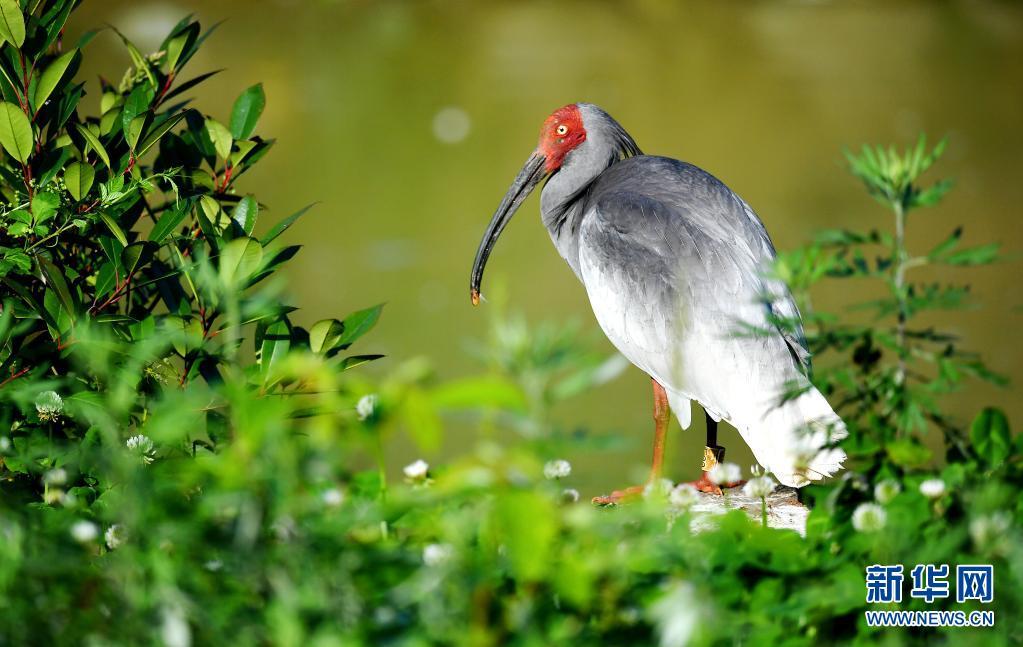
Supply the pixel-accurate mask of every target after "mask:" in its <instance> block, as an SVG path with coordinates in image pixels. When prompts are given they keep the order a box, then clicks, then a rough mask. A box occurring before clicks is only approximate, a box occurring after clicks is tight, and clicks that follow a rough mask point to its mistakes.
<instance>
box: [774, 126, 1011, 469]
mask: <svg viewBox="0 0 1023 647" xmlns="http://www.w3.org/2000/svg"><path fill="white" fill-rule="evenodd" d="M944 148H945V142H944V141H942V142H941V143H939V144H938V145H937V146H936V147H934V148H933V149H929V148H928V146H927V144H926V140H925V139H924V138H923V137H922V136H921V138H920V139H919V141H918V142H917V144H916V145H915V146H913V147H911V148H909V149H907V150H905V151H903V152H898V151H896V150H895V149H894V148H893V147H888V148H884V147H881V146H865V147H863V149H862V151H861V152H860V153H859V154H853V153H850V152H847V153H846V158H847V160H848V163H849V169H850V171H851V172H852V173H853V175H855V176H856V177H857V178H859V179H860V180H861V181H862V182H863V184H864V186H865V187H866V188H867V190H868V192H869V193H870V195H871V196H873V197H874V198H875V199H876V200H877V201H878V202H879V203H881V204H882V205H883V206H884V207H886V208H887V209H888V210H889V211H890V212H891V214H892V227H891V229H888V230H885V229H883V228H874V229H871V230H869V231H865V232H859V231H849V230H841V231H826V232H823V233H822V234H820V235H819V236H818V237H817V240H816V241H815V242H814V244H813V245H811V246H809V247H808V248H805V249H802V250H798V251H796V252H793V253H789V254H783V255H782V256H781V258H780V261H779V264H778V274H779V276H780V277H781V278H783V279H785V280H786V281H787V282H789V284H790V285H792V286H793V291H794V293H795V295H796V298H797V300H799V301H800V304H801V306H802V309H803V311H804V315H805V318H806V321H807V338H808V341H809V344H810V347H811V351H812V352H813V353H814V354H815V355H819V356H821V357H822V358H824V359H823V361H819V362H818V363H817V366H818V371H817V375H816V376H815V377H816V379H817V380H818V381H819V382H820V383H821V385H822V386H823V388H825V389H826V391H825V392H830V393H831V394H832V396H831V397H832V398H833V399H834V400H836V401H837V402H838V403H839V404H840V410H841V413H842V415H843V417H844V418H845V420H846V422H847V423H850V424H852V425H854V426H855V427H856V429H857V431H858V433H856V434H853V438H852V440H851V441H850V443H848V448H850V449H851V450H852V453H853V455H854V457H855V458H857V459H858V460H859V461H860V462H859V465H860V467H861V468H862V469H863V470H864V471H866V472H869V473H871V474H875V473H876V472H878V471H886V472H888V471H891V470H894V471H895V472H897V473H902V472H904V471H906V470H913V469H917V468H922V467H925V466H928V465H930V464H931V463H932V461H933V459H934V456H933V454H932V451H931V449H929V445H928V444H927V442H926V441H924V436H925V435H926V434H927V433H928V432H929V431H935V430H936V431H938V432H939V433H940V434H941V435H942V441H943V442H942V444H943V445H944V446H945V447H946V448H947V456H946V458H948V459H955V460H961V459H964V458H966V457H967V456H971V457H974V458H982V459H984V461H985V462H989V463H991V464H997V463H1000V462H1002V460H1004V458H1005V454H1004V452H999V453H996V454H991V453H990V452H986V451H982V452H981V454H980V455H979V456H978V455H977V451H976V448H977V444H976V443H974V449H973V450H971V449H969V444H970V443H969V442H968V439H967V438H966V435H965V430H964V429H963V427H962V425H961V424H960V423H957V422H956V421H954V420H952V419H951V418H950V417H949V416H948V415H947V414H946V413H945V411H944V410H943V406H942V401H941V398H942V396H943V395H944V394H947V393H949V392H951V391H954V390H956V389H958V388H959V387H960V385H961V383H962V381H963V380H964V379H965V378H967V377H977V378H980V379H983V380H987V381H990V382H994V383H996V384H1005V379H1004V378H1003V377H1001V376H999V375H997V374H995V373H994V372H992V371H990V370H989V369H987V368H986V367H985V365H984V363H983V362H982V361H981V360H980V358H979V357H977V355H976V354H974V353H971V352H968V351H964V350H962V349H961V348H960V342H959V340H958V339H957V338H956V336H955V335H954V334H952V333H949V332H944V331H940V330H935V329H934V328H933V327H931V326H922V325H919V324H917V323H916V322H917V321H918V320H919V317H920V315H921V314H923V313H927V312H933V311H949V310H955V309H959V308H963V307H965V306H967V305H968V302H967V296H968V292H969V288H968V287H967V286H963V285H942V284H940V283H938V282H931V283H921V282H915V281H913V280H912V274H911V272H912V270H914V269H916V268H920V267H923V266H927V265H944V266H951V267H963V266H975V265H986V264H990V263H994V262H997V261H998V260H999V255H998V246H997V245H995V244H986V245H981V246H977V247H970V248H962V247H961V246H960V244H961V239H962V233H963V232H962V229H961V228H957V229H956V230H955V231H953V232H951V233H950V234H949V236H948V237H947V238H946V239H945V240H944V241H943V242H941V243H940V244H938V245H937V246H935V247H934V248H933V249H931V250H930V251H928V252H926V253H924V254H918V253H914V252H912V251H911V250H910V249H909V248H908V245H907V242H906V230H907V227H908V226H909V224H910V223H911V222H913V219H915V218H918V217H919V218H923V217H924V216H923V214H920V215H919V216H918V215H916V211H917V210H919V209H921V208H925V207H930V206H933V205H936V204H938V203H939V202H940V201H941V199H942V197H943V196H944V195H945V193H946V192H947V191H948V190H949V189H950V188H951V182H949V181H947V180H942V181H939V182H937V183H935V184H932V185H931V186H929V187H924V186H923V185H921V177H922V176H923V174H924V173H925V172H926V171H927V170H928V169H929V168H930V167H931V166H932V165H933V164H934V163H935V162H936V161H937V160H938V159H939V158H940V156H941V153H942V152H943V150H944ZM911 216H912V218H911ZM846 279H860V280H865V281H875V282H879V283H881V284H883V286H884V291H885V292H886V295H885V296H884V297H882V298H879V299H876V300H872V301H869V302H865V303H861V304H856V305H854V306H852V307H853V309H854V310H856V311H859V312H865V313H867V314H869V315H871V320H869V321H868V322H867V323H865V324H859V325H857V324H849V323H844V322H840V321H837V320H836V318H835V317H834V316H830V315H825V314H821V313H817V312H815V311H814V310H813V308H812V304H811V302H810V289H811V287H813V286H814V285H816V284H817V283H818V282H820V281H822V280H829V281H834V280H846ZM836 354H840V355H842V356H843V360H842V361H835V359H834V356H835V355H836ZM829 356H830V357H831V359H830V361H829V360H828V358H829ZM996 427H997V426H996ZM982 428H983V429H984V430H981V429H982ZM998 428H999V429H1000V427H998ZM977 429H978V431H977V432H976V433H979V434H980V435H981V436H984V435H985V434H987V433H989V432H988V431H987V429H986V428H984V426H983V425H981V427H977ZM990 433H995V434H999V440H998V441H996V443H995V444H997V445H998V446H1000V447H1005V446H1006V441H1007V439H1006V438H1005V437H1004V434H1003V432H1001V431H998V430H997V429H996V430H994V431H991V432H990ZM930 446H933V443H932V444H931V445H930ZM980 446H982V447H984V448H987V447H988V446H989V443H987V442H982V443H981V445H980ZM854 464H856V463H854Z"/></svg>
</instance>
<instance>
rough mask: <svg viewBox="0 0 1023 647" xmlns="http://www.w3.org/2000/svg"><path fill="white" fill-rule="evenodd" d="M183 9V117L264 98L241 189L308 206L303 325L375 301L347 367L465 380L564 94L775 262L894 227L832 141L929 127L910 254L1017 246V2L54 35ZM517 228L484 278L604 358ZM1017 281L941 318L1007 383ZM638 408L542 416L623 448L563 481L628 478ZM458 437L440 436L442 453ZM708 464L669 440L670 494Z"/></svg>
mask: <svg viewBox="0 0 1023 647" xmlns="http://www.w3.org/2000/svg"><path fill="white" fill-rule="evenodd" d="M189 12H195V13H196V14H197V15H198V16H199V17H200V18H201V19H202V20H203V21H204V22H205V23H206V24H212V23H214V22H216V21H217V20H221V19H224V18H227V19H228V20H227V22H226V23H225V24H224V25H222V26H221V28H220V29H219V31H218V32H217V33H216V34H215V35H214V36H213V37H212V38H210V39H209V41H208V44H207V45H206V46H205V47H204V48H203V49H202V50H201V51H200V53H199V55H198V56H197V57H196V59H195V60H194V61H193V62H192V63H190V72H191V73H194V74H198V73H200V72H203V71H206V70H209V69H216V68H226V71H225V72H223V73H222V74H221V76H220V77H219V81H218V82H214V83H211V84H209V85H208V86H207V87H206V88H205V89H204V90H203V91H201V92H199V93H198V94H197V98H198V106H199V107H200V108H201V109H203V110H204V111H207V112H212V113H213V114H214V116H217V117H220V118H222V119H224V118H226V117H227V113H228V110H229V108H230V103H231V101H233V99H234V97H235V95H236V94H237V93H238V92H239V91H241V90H242V89H243V88H245V87H247V86H248V85H250V84H252V83H254V82H256V81H262V82H263V83H264V84H265V86H266V90H267V94H268V97H269V100H268V106H267V110H266V113H265V115H264V118H263V121H262V123H261V128H260V130H261V132H262V133H263V134H264V135H266V136H271V137H276V138H278V140H279V141H278V145H277V147H276V148H275V150H274V151H273V152H272V153H271V155H270V156H269V157H268V158H267V159H266V160H265V161H264V162H263V163H262V164H261V168H258V169H257V170H255V171H254V172H253V174H252V175H251V176H249V177H246V178H245V179H244V180H243V181H242V183H241V185H240V187H241V188H242V189H243V190H246V191H252V192H254V193H256V194H257V196H258V197H259V198H260V200H261V201H262V202H264V203H265V204H267V205H268V206H269V207H270V209H271V211H272V213H273V214H275V215H276V217H282V216H284V215H286V214H287V213H290V211H291V210H293V209H295V208H298V207H300V206H302V205H303V204H305V203H307V202H310V201H313V200H319V201H320V202H321V204H320V206H318V207H317V208H316V210H315V212H314V215H313V216H312V217H308V218H307V219H306V220H305V221H304V222H301V223H300V224H299V225H297V226H296V227H295V228H294V229H293V230H292V234H291V239H292V241H296V242H301V243H303V244H304V245H305V249H304V251H303V253H302V254H301V255H300V256H299V257H298V259H297V260H296V261H295V262H294V263H293V265H292V269H291V274H290V278H291V279H292V291H293V295H294V301H295V302H296V304H297V305H300V306H301V307H302V308H303V311H304V313H305V316H306V317H308V320H307V321H305V323H311V322H312V321H314V320H315V319H317V318H320V317H324V316H334V315H337V314H340V313H343V312H347V311H350V310H353V309H355V308H359V307H364V306H367V305H370V304H372V303H376V302H379V301H387V302H388V306H387V309H386V311H385V317H384V318H383V320H382V321H381V324H380V326H379V328H378V329H377V331H375V333H374V335H373V336H372V337H371V341H370V342H369V344H368V345H367V346H366V348H365V350H373V351H379V352H385V353H387V354H389V355H391V356H392V357H394V358H405V357H410V356H414V355H426V356H428V357H430V358H431V359H432V360H433V363H434V364H435V365H436V366H437V367H438V369H439V371H440V374H441V375H442V376H444V377H450V378H454V377H458V376H461V375H464V374H466V373H468V372H469V371H472V370H476V367H475V365H474V364H473V363H472V361H471V359H470V358H469V357H468V355H467V354H466V352H465V346H466V343H467V339H469V338H474V337H475V338H482V337H483V336H485V334H486V328H487V313H486V308H485V307H484V308H483V309H482V310H480V309H476V310H474V309H472V308H471V307H470V306H469V302H468V290H467V283H468V270H469V266H470V264H471V261H472V256H473V253H474V252H475V248H476V244H477V243H478V239H479V236H480V234H481V232H482V230H483V227H484V226H485V224H486V222H487V220H488V219H489V217H490V215H491V213H492V210H493V208H494V207H495V206H496V205H497V202H498V201H499V200H500V198H501V196H502V195H503V192H504V190H505V189H506V186H507V183H508V182H510V180H511V178H512V177H513V175H514V173H515V172H516V171H517V170H518V166H519V164H520V163H521V162H522V161H523V160H524V159H525V157H526V155H527V154H528V152H529V151H530V150H531V149H532V147H533V146H534V145H535V139H536V135H537V133H538V130H539V126H540V123H541V121H542V120H543V118H544V117H545V116H546V115H547V113H549V112H550V111H551V110H553V109H554V108H557V107H559V106H561V105H563V104H565V103H569V102H572V101H580V100H586V101H592V102H595V103H598V104H600V105H602V106H603V107H605V108H606V109H607V110H608V111H609V112H611V113H612V114H613V115H615V116H616V118H618V119H619V121H621V122H622V123H623V124H624V125H625V127H626V128H627V129H629V130H630V132H631V133H632V134H633V136H634V137H635V138H636V139H637V141H638V142H639V143H640V145H641V146H642V147H643V148H644V150H646V151H648V152H652V153H658V154H666V155H671V156H675V157H680V158H682V159H686V160H688V161H691V162H694V163H696V164H698V165H700V166H703V167H704V168H706V169H708V170H710V171H711V172H713V173H714V174H716V175H717V176H718V177H720V178H722V179H723V180H724V181H725V182H726V183H728V184H729V185H730V186H731V187H732V188H733V189H735V190H736V191H737V192H738V193H740V194H741V195H742V196H743V197H744V198H745V199H746V200H747V201H748V202H749V203H750V204H752V205H753V207H754V208H755V209H756V210H757V211H758V213H759V214H760V216H761V218H762V219H763V220H764V221H765V223H766V224H767V226H768V229H769V231H770V232H771V234H772V236H773V237H774V240H775V243H776V244H777V246H778V247H779V248H783V249H784V248H791V247H793V246H796V245H798V244H800V243H802V242H804V241H805V240H807V239H808V237H809V236H810V235H811V233H812V232H813V231H815V230H818V229H821V228H825V227H841V226H854V225H857V226H862V225H863V223H864V222H870V223H876V224H877V226H881V227H886V226H888V223H887V221H886V220H885V217H886V216H885V214H884V212H883V211H882V210H881V209H880V208H879V207H877V206H876V205H874V204H873V203H872V202H871V201H870V200H869V199H868V198H867V197H865V195H864V194H863V192H862V190H861V189H860V188H859V187H858V186H857V184H856V182H855V181H854V180H853V179H851V178H850V177H849V176H848V175H847V174H846V173H845V172H844V171H843V170H842V168H841V163H840V159H841V158H840V150H841V148H842V146H843V145H847V144H849V145H856V144H858V143H860V142H864V141H872V142H888V141H893V142H898V143H904V142H906V141H908V140H911V139H914V138H915V136H916V134H917V133H918V132H919V131H921V130H924V131H927V132H928V133H930V134H932V135H935V136H937V135H941V134H945V133H947V134H949V135H950V138H951V145H950V149H949V153H948V154H947V155H946V158H945V160H944V161H943V163H942V164H941V165H940V168H939V172H940V173H943V174H945V175H949V176H952V177H954V178H955V179H956V183H957V186H956V188H955V189H954V190H953V192H952V193H951V194H950V196H949V198H948V199H947V200H946V201H945V202H944V204H943V205H942V206H941V207H940V208H938V209H935V210H932V212H931V213H930V214H928V215H926V216H923V217H924V218H926V219H927V222H916V223H911V224H910V243H911V245H912V246H914V247H916V248H917V249H920V250H922V249H926V248H928V247H929V246H930V245H933V244H934V243H936V242H937V241H938V240H940V239H941V238H943V237H944V235H946V234H947V232H948V230H950V229H951V228H953V227H954V226H956V225H959V224H963V225H965V238H966V240H967V242H968V243H970V242H972V243H980V242H986V241H989V240H995V241H999V242H1002V243H1003V244H1005V245H1006V246H1007V247H1008V249H1010V250H1018V249H1019V244H1018V242H1017V241H1019V240H1020V238H1021V234H1023V224H1021V218H1020V216H1021V215H1023V209H1021V207H1020V204H1021V203H1023V184H1021V182H1020V172H1021V165H1020V153H1019V151H1020V150H1021V149H1023V129H1021V128H1020V123H1019V122H1020V115H1021V107H1023V105H1021V103H1023V102H1021V99H1023V65H1021V63H1023V7H1021V6H1020V5H1019V4H1015V3H1002V2H965V1H963V2H946V3H940V4H938V3H928V2H897V3H896V2H850V3H845V2H843V3H833V4H832V3H816V2H786V3H767V2H734V3H706V4H703V3H681V4H675V3H661V2H652V1H651V2H640V3H612V2H607V3H599V2H568V3H558V4H555V3H547V2H501V3H466V2H416V3H396V2H311V1H305V2H303V1H301V0H290V1H289V0H278V1H258V2H257V1H251V0H250V1H247V2H242V1H240V0H238V1H235V0H216V1H210V0H207V1H205V2H201V1H194V0H193V1H188V2H170V1H158V2H148V1H144V0H132V1H120V0H103V1H101V0H89V1H87V2H86V3H85V6H84V8H83V9H82V10H81V11H80V12H78V13H77V16H76V18H75V22H74V24H73V25H72V27H71V30H72V31H77V30H81V29H85V28H89V27H95V26H100V25H102V24H104V23H107V22H109V23H112V24H115V25H117V26H118V27H119V28H121V29H122V30H123V31H124V32H125V33H126V34H127V35H128V36H130V37H131V38H133V39H135V40H136V41H137V42H138V43H139V44H140V46H143V48H144V49H151V48H154V47H155V46H156V45H157V44H158V43H159V41H160V39H161V38H162V36H163V35H164V34H165V33H166V32H167V30H169V28H170V27H171V26H172V25H173V24H174V23H175V22H176V21H177V20H178V19H179V18H180V17H181V16H182V15H184V14H186V13H189ZM90 47H92V48H93V49H94V50H95V52H96V53H101V55H98V56H93V57H90V61H89V65H90V66H96V67H89V68H87V69H83V70H82V78H94V77H95V75H96V74H104V75H105V76H107V77H110V78H112V79H113V80H115V81H116V80H117V79H119V78H120V73H121V71H122V70H123V67H124V66H125V65H126V64H127V63H128V58H127V55H126V54H125V53H123V51H122V50H121V48H120V45H119V43H118V42H117V41H116V39H115V38H113V37H112V35H110V34H104V35H101V36H100V37H98V38H97V39H96V40H95V41H94V42H93V44H92V45H90ZM86 75H88V76H86ZM90 89H91V90H93V93H92V95H91V101H94V102H98V93H96V92H95V85H94V84H93V85H91V86H90ZM87 101H88V100H87ZM218 111H219V112H218ZM537 210H538V208H537V203H536V199H535V198H534V199H532V200H531V201H530V202H528V203H527V204H526V205H525V207H524V208H523V210H522V212H521V213H520V214H519V216H518V217H517V218H516V222H515V223H514V224H513V225H512V226H511V227H509V229H508V231H507V232H506V233H505V234H504V236H503V237H502V240H501V244H500V245H499V246H498V248H497V251H496V252H495V254H494V256H493V258H492V261H491V263H490V267H489V270H488V276H487V283H488V284H489V285H490V286H494V285H497V284H504V285H505V287H506V289H505V291H506V292H507V294H508V299H509V301H510V304H509V306H510V307H511V308H513V309H519V310H522V311H524V312H525V313H526V314H527V315H528V316H529V318H531V319H534V320H537V319H545V318H546V319H553V320H565V319H571V318H575V319H579V320H581V321H582V322H583V324H584V325H583V328H584V330H591V331H594V333H595V335H594V338H595V340H596V343H598V344H603V345H605V347H606V350H607V351H608V352H610V351H611V350H612V349H611V347H610V345H609V344H607V343H606V342H605V341H604V340H603V338H602V337H600V336H599V334H596V331H597V328H596V324H595V323H594V322H593V321H592V319H591V317H590V313H589V306H588V304H587V302H586V299H585V294H584V293H583V291H582V288H581V286H579V285H578V284H577V282H576V280H575V278H574V277H573V276H572V274H571V272H570V271H569V270H568V269H567V267H565V266H564V264H563V262H562V261H561V259H560V258H559V257H558V255H557V253H556V252H555V251H554V249H553V247H552V246H551V245H550V242H549V240H548V238H547V234H546V232H545V231H544V230H543V228H542V227H541V226H540V224H539V222H538V217H537ZM1019 274H1020V272H1019V264H1018V263H1013V264H1006V265H1001V266H996V267H994V268H991V269H985V270H977V271H973V272H971V273H969V275H968V276H969V279H970V280H971V282H972V283H973V285H974V286H975V297H976V299H977V300H978V301H979V302H981V303H982V304H983V307H982V308H981V309H978V310H973V311H967V312H961V313H953V314H951V315H944V316H943V317H941V319H940V323H941V324H942V326H943V327H946V328H951V329H952V330H955V331H956V332H958V333H960V334H962V335H963V337H964V338H965V340H966V342H967V345H969V346H971V347H973V348H975V349H977V350H979V351H981V352H982V353H983V354H984V355H985V356H986V357H987V358H988V359H989V360H990V363H991V366H992V368H994V369H995V370H997V371H1000V372H1002V373H1005V374H1007V375H1009V376H1010V377H1012V378H1013V379H1014V381H1016V382H1019V381H1020V380H1021V379H1023V369H1021V368H1020V367H1019V364H1020V360H1021V359H1023V349H1021V344H1020V336H1019V334H1018V326H1019V322H1020V316H1021V311H1020V308H1021V306H1023V289H1021V288H1020V286H1019ZM920 276H921V277H924V278H930V279H932V280H936V281H948V280H952V277H951V275H950V274H943V273H941V272H932V273H930V274H928V273H921V275H920ZM962 276H963V275H958V276H957V277H956V278H955V280H957V281H958V280H962ZM867 296H869V295H868V294H866V293H864V292H862V291H858V290H857V286H856V285H855V284H852V285H844V284H843V285H842V292H841V293H840V294H828V293H820V294H818V295H815V300H816V303H817V304H818V307H820V308H822V309H829V308H837V307H840V306H841V304H845V303H848V302H849V301H850V300H852V299H857V298H863V297H867ZM935 322H939V320H937V319H936V320H935ZM370 347H372V348H370ZM396 361H397V359H395V360H392V366H393V362H396ZM378 369H380V370H386V369H387V365H386V364H384V365H382V366H379V367H378ZM1016 392H1017V391H1016V390H1015V389H1009V390H997V389H993V388H990V387H984V386H975V387H972V388H970V389H969V390H968V391H967V392H965V393H963V394H961V395H957V396H956V398H955V402H954V403H953V406H952V410H953V411H956V412H959V413H960V414H961V415H962V416H963V417H966V416H968V415H972V412H974V411H975V410H976V409H978V408H979V406H980V405H981V404H987V403H993V404H998V405H1001V406H1003V407H1005V408H1006V409H1007V410H1008V411H1009V413H1010V416H1011V417H1012V418H1014V419H1015V420H1017V421H1019V420H1020V419H1021V415H1020V414H1023V403H1020V402H1019V401H1018V399H1017V398H1016V397H1015V396H1014V394H1015V393H1016ZM649 409H650V402H649V385H648V381H647V380H646V378H645V377H644V376H643V375H641V374H640V373H639V372H638V371H637V370H635V369H629V370H628V371H627V372H626V373H625V374H624V375H623V376H622V377H621V378H619V379H618V380H617V381H615V382H613V383H611V384H609V385H606V386H604V387H602V388H600V389H598V390H597V391H595V392H593V393H590V394H587V395H586V396H584V397H581V398H579V399H577V400H575V401H573V403H572V404H571V405H570V406H565V407H562V408H561V409H560V410H558V411H557V412H556V416H557V418H558V420H559V421H560V422H561V423H563V425H564V426H565V427H569V428H575V427H589V428H594V429H597V430H600V431H620V432H623V433H624V434H626V435H628V436H629V437H631V438H633V439H634V440H635V443H634V444H633V445H631V446H630V447H629V448H628V449H627V450H625V451H624V452H622V453H620V454H615V455H614V456H611V457H609V456H608V455H600V454H590V455H586V456H571V457H569V458H572V459H573V462H574V463H575V465H576V478H577V481H576V482H577V483H578V484H579V485H582V486H583V487H588V488H597V489H606V488H607V487H609V486H618V485H622V484H623V482H624V480H627V479H635V478H641V477H642V475H643V470H644V465H643V464H644V463H645V461H646V459H647V455H648V448H647V439H648V436H649V433H650V422H649V419H650V417H649ZM701 418H702V416H699V415H696V416H694V419H695V420H700V419H701ZM1017 426H1018V424H1017ZM465 433H468V431H467V430H463V432H462V435H464V434H465ZM467 441H468V439H466V438H464V437H458V436H456V437H449V438H448V442H447V446H446V451H454V450H455V449H458V448H461V447H464V446H466V442H467ZM469 442H470V444H471V441H469ZM723 442H724V444H726V445H727V446H729V448H730V455H729V458H730V459H734V460H737V461H739V462H740V463H742V464H748V463H750V462H751V458H750V455H749V453H748V452H747V451H746V450H745V448H744V447H742V446H741V441H739V440H738V437H737V435H736V434H734V432H725V433H724V434H723ZM702 445H703V438H702V428H701V426H700V423H699V422H697V423H696V425H695V428H694V429H692V430H691V431H690V433H686V434H683V435H682V436H681V438H680V442H676V443H675V444H674V448H673V451H672V452H671V456H672V458H671V468H672V469H671V472H672V474H671V475H672V476H674V477H676V478H682V477H687V478H692V477H694V476H695V473H696V471H697V470H698V465H699V456H700V449H701V447H702ZM391 453H392V455H393V456H394V459H395V462H397V463H399V464H400V463H401V462H402V461H405V460H406V459H409V458H412V457H414V456H415V455H416V454H417V452H416V450H415V449H414V448H413V447H411V446H409V443H408V441H406V440H405V439H403V438H397V439H394V440H393V441H392V447H391Z"/></svg>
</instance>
